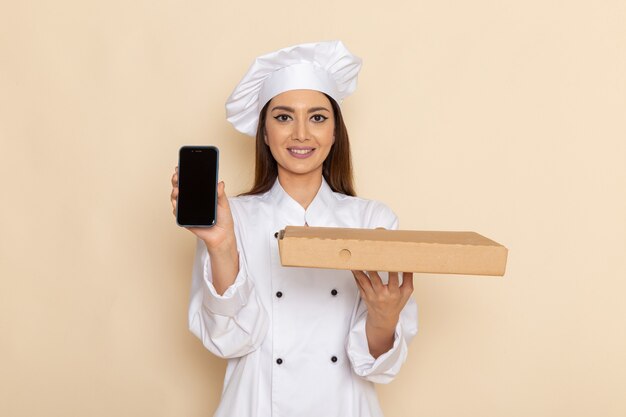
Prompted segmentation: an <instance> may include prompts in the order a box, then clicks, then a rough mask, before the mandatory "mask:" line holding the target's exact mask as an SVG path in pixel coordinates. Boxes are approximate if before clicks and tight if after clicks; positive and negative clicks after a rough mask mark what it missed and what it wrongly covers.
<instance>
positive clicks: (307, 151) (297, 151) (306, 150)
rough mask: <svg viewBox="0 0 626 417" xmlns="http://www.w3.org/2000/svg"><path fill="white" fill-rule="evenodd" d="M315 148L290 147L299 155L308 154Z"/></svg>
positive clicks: (290, 150) (291, 150)
mask: <svg viewBox="0 0 626 417" xmlns="http://www.w3.org/2000/svg"><path fill="white" fill-rule="evenodd" d="M312 150H313V149H289V152H293V153H297V154H298V155H306V154H307V153H309V152H311V151H312Z"/></svg>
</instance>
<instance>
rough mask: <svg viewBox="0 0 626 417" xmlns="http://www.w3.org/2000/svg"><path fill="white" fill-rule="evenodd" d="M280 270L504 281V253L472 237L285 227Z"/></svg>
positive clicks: (475, 235)
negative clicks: (476, 277)
mask: <svg viewBox="0 0 626 417" xmlns="http://www.w3.org/2000/svg"><path fill="white" fill-rule="evenodd" d="M278 247H279V250H280V261H281V263H282V264H283V266H299V267H310V268H330V269H352V270H361V271H396V272H423V273H434V274H463V275H500V276H502V275H504V271H505V268H506V258H507V253H508V251H507V249H506V248H505V247H504V246H502V245H500V244H499V243H496V242H494V241H493V240H490V239H487V238H486V237H484V236H481V235H479V234H478V233H474V232H432V231H413V230H385V229H344V228H335V227H302V226H287V227H286V228H285V229H284V230H281V231H280V233H279V236H278Z"/></svg>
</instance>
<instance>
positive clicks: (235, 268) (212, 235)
mask: <svg viewBox="0 0 626 417" xmlns="http://www.w3.org/2000/svg"><path fill="white" fill-rule="evenodd" d="M170 198H171V200H172V208H173V212H174V216H176V201H177V198H178V167H176V171H175V172H174V175H172V194H171V196H170ZM185 229H187V230H189V231H190V232H192V233H193V234H195V235H196V236H198V237H199V238H200V239H202V240H203V241H204V244H205V245H206V247H207V250H208V252H209V255H210V259H211V275H212V280H213V286H214V287H215V291H217V293H218V294H220V295H222V294H224V292H225V291H226V290H227V289H228V287H230V286H231V285H232V284H233V283H234V282H235V279H236V278H237V275H238V274H239V252H238V251H237V238H236V237H235V224H234V222H233V216H232V214H231V211H230V205H229V204H228V198H227V197H226V193H225V192H224V182H223V181H220V183H219V184H218V185H217V220H216V222H215V225H213V226H212V227H185Z"/></svg>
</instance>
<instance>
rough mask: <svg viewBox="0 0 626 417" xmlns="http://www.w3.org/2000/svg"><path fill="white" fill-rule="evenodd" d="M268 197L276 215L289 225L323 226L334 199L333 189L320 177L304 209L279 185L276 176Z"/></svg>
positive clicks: (326, 221) (330, 212)
mask: <svg viewBox="0 0 626 417" xmlns="http://www.w3.org/2000/svg"><path fill="white" fill-rule="evenodd" d="M269 198H270V200H271V201H272V203H273V205H274V206H275V207H276V210H277V213H276V216H277V217H278V218H279V219H281V220H282V222H284V223H285V225H290V226H304V225H305V224H308V225H309V226H323V225H325V224H327V223H328V219H329V217H330V216H331V215H332V213H333V207H334V203H335V201H336V198H335V195H334V192H333V190H332V189H331V188H330V186H329V185H328V183H326V180H325V179H324V178H323V177H322V185H321V186H320V189H319V190H318V192H317V194H316V195H315V198H313V201H311V204H309V207H308V208H307V209H306V210H305V209H304V207H302V206H301V205H300V203H298V202H297V201H296V200H294V199H293V198H292V197H291V196H290V195H289V194H287V192H286V191H285V190H284V189H283V187H282V186H281V185H280V181H278V178H276V181H275V182H274V185H273V186H272V188H271V189H270V191H269Z"/></svg>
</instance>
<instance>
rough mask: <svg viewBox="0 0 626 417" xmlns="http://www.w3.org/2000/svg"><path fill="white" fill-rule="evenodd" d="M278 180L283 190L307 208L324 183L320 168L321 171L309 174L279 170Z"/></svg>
mask: <svg viewBox="0 0 626 417" xmlns="http://www.w3.org/2000/svg"><path fill="white" fill-rule="evenodd" d="M278 181H279V182H280V185H281V187H283V190H285V192H286V193H287V194H289V196H290V197H291V198H293V199H294V200H296V201H297V202H298V203H299V204H300V205H301V206H302V207H304V209H305V210H306V209H307V208H308V207H309V204H311V202H312V201H313V199H314V198H315V196H316V195H317V192H318V191H319V189H320V187H321V185H322V170H321V169H320V170H319V172H317V171H316V172H315V173H309V174H307V175H298V174H293V173H289V172H284V171H283V172H281V170H279V171H278Z"/></svg>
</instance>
